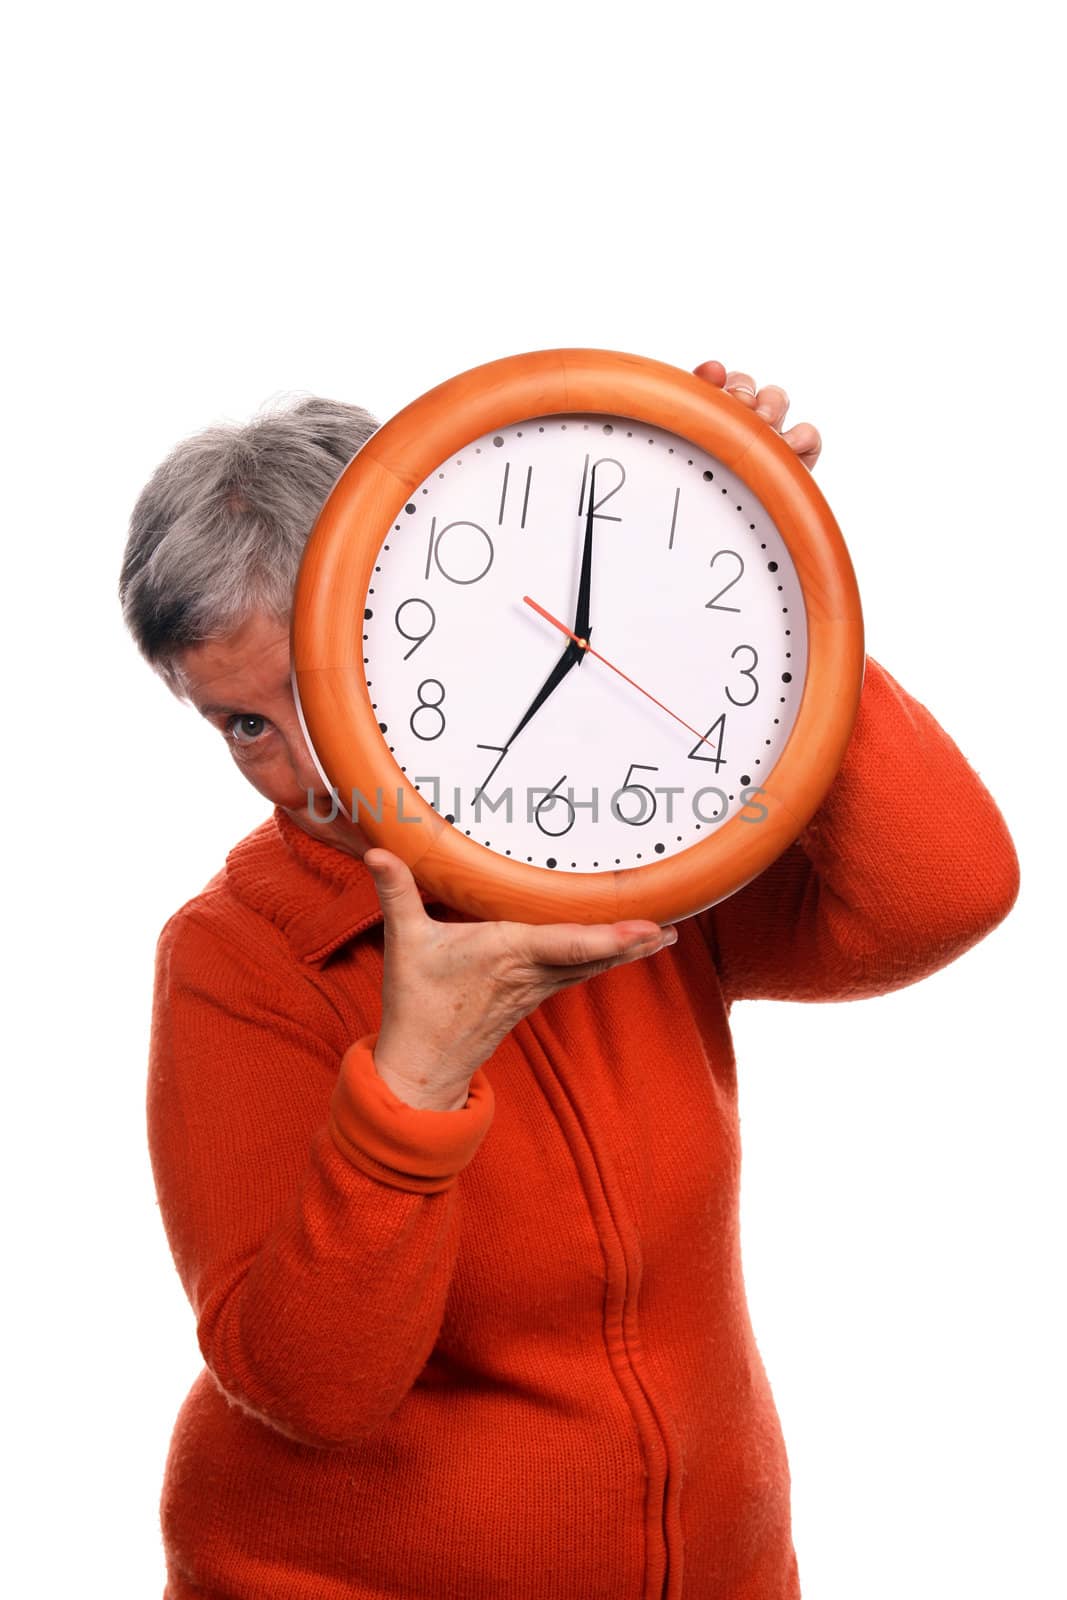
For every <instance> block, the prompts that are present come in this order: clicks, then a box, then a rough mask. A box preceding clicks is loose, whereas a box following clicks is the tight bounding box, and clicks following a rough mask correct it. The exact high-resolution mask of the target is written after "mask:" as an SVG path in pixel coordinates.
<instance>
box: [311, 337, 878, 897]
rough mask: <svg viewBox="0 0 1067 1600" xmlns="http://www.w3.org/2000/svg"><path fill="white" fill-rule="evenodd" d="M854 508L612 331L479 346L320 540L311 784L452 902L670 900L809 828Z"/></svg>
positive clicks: (849, 579) (413, 416)
mask: <svg viewBox="0 0 1067 1600" xmlns="http://www.w3.org/2000/svg"><path fill="white" fill-rule="evenodd" d="M864 662H865V655H864V642H863V622H862V614H861V608H860V600H859V593H858V590H857V586H856V580H855V575H854V572H853V568H852V564H851V561H850V559H849V555H848V552H847V550H846V547H845V543H844V540H843V538H842V535H841V532H840V529H839V528H838V526H837V523H836V522H835V520H834V517H833V515H832V513H831V511H830V508H829V506H828V505H827V503H826V501H825V499H824V498H823V495H822V493H821V491H820V490H819V488H818V487H817V485H816V484H815V482H814V481H813V479H812V477H811V475H810V473H809V472H808V470H807V469H806V468H805V467H804V466H803V465H802V464H801V463H800V462H799V461H798V460H797V459H796V457H795V455H794V454H793V452H792V451H791V450H790V449H789V447H788V445H786V444H785V443H784V442H783V441H782V439H781V438H780V437H779V435H778V434H777V433H776V432H775V430H774V429H773V428H771V427H770V426H769V425H768V424H766V423H764V422H763V421H762V419H761V418H759V417H757V416H755V415H754V414H753V413H752V412H751V411H749V410H748V409H747V408H745V407H744V406H742V405H741V404H740V403H739V402H737V401H736V400H734V399H733V398H732V397H731V396H729V395H727V394H724V393H723V392H722V391H720V390H718V389H715V388H714V387H712V386H710V385H709V384H708V383H707V382H706V381H704V380H703V379H700V378H697V377H696V376H694V375H693V374H691V373H688V372H685V371H683V370H681V369H679V368H675V367H672V366H669V365H666V364H665V363H662V362H658V361H653V360H649V359H647V358H645V357H642V356H636V355H627V354H624V353H621V352H617V351H609V350H583V349H563V350H540V351H534V352H532V353H528V354H523V355H516V356H511V357H507V358H505V359H503V360H499V361H492V362H489V363H487V364H486V365H483V366H479V367H475V368H473V369H472V370H470V371H468V372H464V373H461V374H460V375H459V376H457V377H455V378H452V379H450V380H449V381H448V382H446V383H442V384H441V385H439V386H438V387H437V388H435V389H432V390H430V391H429V392H428V393H426V394H424V395H422V396H421V398H419V399H417V400H415V401H414V402H412V404H411V405H409V406H407V407H406V408H405V409H404V410H402V411H401V412H399V413H398V414H397V415H396V416H395V417H393V418H392V420H391V421H389V422H387V423H386V424H385V425H384V426H383V427H381V428H380V429H379V430H378V431H377V432H376V433H375V434H374V435H373V436H372V438H371V439H370V440H368V442H367V443H366V444H365V445H364V446H363V448H362V449H361V450H360V451H359V453H358V455H356V457H355V458H354V459H353V460H352V462H351V463H350V464H349V466H348V467H347V468H346V470H345V471H344V473H343V474H342V476H341V477H340V479H339V480H338V482H337V484H336V486H335V488H334V490H333V492H332V493H331V495H330V497H329V499H328V501H327V502H326V504H325V506H324V508H323V510H322V512H321V514H320V516H319V518H318V520H317V522H316V525H315V527H314V529H313V531H312V534H311V537H310V539H309V542H308V545H307V549H306V552H305V555H304V559H303V562H302V565H301V568H300V573H299V577H298V581H297V587H296V595H295V600H294V608H293V618H292V663H293V682H294V689H295V693H296V696H297V700H298V704H299V706H300V710H301V715H302V717H303V721H304V726H305V729H306V731H307V735H308V739H309V742H310V744H311V747H312V749H313V751H314V754H315V759H316V763H317V765H318V767H319V770H320V772H321V774H322V776H323V779H324V781H325V782H326V783H327V784H328V785H329V786H331V787H332V788H333V789H334V790H335V791H336V794H337V796H338V797H339V800H340V803H341V805H342V807H343V809H344V810H345V812H346V813H347V814H348V815H349V816H353V817H354V818H355V820H358V822H359V823H360V826H361V827H362V828H363V830H364V832H365V833H366V834H367V835H368V836H369V837H370V838H371V839H373V840H374V842H375V843H376V844H380V845H384V846H385V847H386V848H387V849H389V850H392V851H394V852H395V853H396V854H397V855H399V856H400V857H401V858H402V859H403V860H405V861H406V862H407V863H408V865H409V866H410V867H411V870H412V872H413V873H414V874H415V877H416V879H417V881H418V882H419V883H420V885H421V886H422V887H423V888H425V889H428V890H429V891H430V892H431V893H432V894H433V895H434V896H435V897H437V898H439V899H441V900H443V901H444V902H445V903H447V904H449V905H451V906H453V907H456V908H457V909H459V910H461V911H465V912H467V913H469V914H472V915H474V916H478V917H484V918H504V919H508V920H516V921H524V922H538V923H543V922H582V923H594V922H614V921H619V920H623V919H627V918H631V917H634V918H636V917H641V918H644V917H649V918H651V919H653V920H654V921H656V922H661V923H665V922H671V921H678V920H679V919H681V918H683V917H686V916H690V915H692V914H694V913H695V912H697V911H700V910H703V909H704V908H705V907H707V906H709V905H712V904H714V903H715V902H717V901H719V900H722V899H724V898H725V897H726V896H728V895H730V894H732V893H734V892H735V891H736V890H737V889H739V888H741V887H742V886H743V885H744V884H745V883H747V882H748V881H749V880H750V879H752V878H753V877H755V876H756V875H757V874H758V873H759V872H761V871H762V870H763V869H764V868H765V867H766V866H768V865H769V864H770V863H771V862H772V861H773V860H774V859H775V858H776V857H777V856H779V855H780V854H781V853H782V851H783V850H785V849H786V848H787V846H788V845H789V844H791V843H792V841H793V840H794V839H795V838H796V836H797V834H798V833H799V832H800V831H801V829H802V828H803V827H804V825H805V824H806V823H807V822H808V820H809V819H810V817H811V816H812V815H813V813H814V812H815V811H816V809H817V808H818V806H819V804H820V802H821V800H822V799H823V797H824V796H825V794H826V793H827V791H828V789H829V787H830V785H831V783H832V782H833V778H834V775H835V773H836V771H837V768H838V766H839V764H840V761H841V757H842V755H843V754H844V750H845V747H846V745H847V743H848V738H849V735H850V733H851V730H852V726H853V723H854V721H855V716H856V711H857V708H858V704H859V697H860V690H861V687H862V682H863V669H864Z"/></svg>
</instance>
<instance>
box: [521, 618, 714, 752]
mask: <svg viewBox="0 0 1067 1600" xmlns="http://www.w3.org/2000/svg"><path fill="white" fill-rule="evenodd" d="M522 598H523V599H524V600H525V602H526V604H527V605H528V606H533V608H534V610H535V611H536V612H538V613H539V614H540V615H541V616H542V617H544V619H545V621H546V622H551V624H552V626H553V627H554V628H558V629H559V631H560V633H565V634H566V635H567V638H568V639H573V640H574V642H575V644H576V645H578V646H579V647H580V648H581V649H582V650H588V651H589V654H590V655H591V656H596V658H597V660H598V661H602V662H603V663H604V665H605V666H606V667H610V668H611V670H612V672H617V673H618V674H619V677H620V678H625V679H626V682H627V683H628V684H629V685H630V687H631V688H633V689H636V690H637V692H638V694H643V695H644V696H645V698H646V699H647V700H651V701H652V703H653V705H657V706H659V708H660V710H661V711H665V712H666V713H667V715H668V716H669V717H673V718H674V720H675V722H680V723H681V724H682V727H683V728H689V732H690V733H694V734H696V736H697V738H698V739H699V740H700V742H701V744H706V745H707V746H708V748H709V749H710V748H711V740H710V739H708V738H707V737H706V736H705V735H704V734H702V733H697V730H696V729H695V728H692V727H690V726H689V723H688V722H686V720H685V718H684V717H680V716H679V715H678V713H677V711H672V710H671V708H670V706H665V705H664V704H663V701H662V700H657V699H656V697H655V695H654V694H649V692H648V690H647V689H642V687H641V685H640V684H639V683H634V680H633V679H632V678H630V677H627V675H626V673H625V672H623V670H622V668H621V667H617V666H616V665H615V663H614V661H609V660H608V658H607V656H602V655H601V654H600V651H599V650H594V649H593V646H592V645H591V644H590V643H589V640H588V639H579V637H578V635H577V634H576V633H572V632H571V630H570V629H569V628H568V627H566V625H565V624H564V623H562V622H560V621H559V620H558V618H556V617H554V616H553V615H552V613H551V612H550V611H546V610H545V608H544V606H539V605H538V604H537V601H536V600H531V599H530V596H529V595H528V594H524V595H523V597H522Z"/></svg>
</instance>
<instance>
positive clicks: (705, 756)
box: [689, 711, 726, 772]
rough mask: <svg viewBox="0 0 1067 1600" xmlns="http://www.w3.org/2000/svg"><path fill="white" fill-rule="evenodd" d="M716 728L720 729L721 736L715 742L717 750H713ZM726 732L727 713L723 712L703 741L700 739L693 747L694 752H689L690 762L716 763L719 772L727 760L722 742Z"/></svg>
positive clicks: (716, 769)
mask: <svg viewBox="0 0 1067 1600" xmlns="http://www.w3.org/2000/svg"><path fill="white" fill-rule="evenodd" d="M716 728H718V730H719V736H718V738H717V739H716V741H715V748H714V750H713V749H712V747H711V736H712V734H713V733H714V732H715V730H716ZM725 732H726V712H725V711H723V712H722V713H720V715H719V716H717V717H716V718H715V721H714V722H713V723H712V725H711V727H710V728H709V729H708V730H707V732H706V733H705V734H704V737H703V739H698V740H697V742H696V744H695V745H694V746H693V748H692V750H690V752H689V760H690V761H714V763H715V771H716V772H718V770H719V768H720V767H721V766H722V764H723V762H724V760H725V759H726V758H725V757H724V755H723V753H722V741H723V735H724V734H725Z"/></svg>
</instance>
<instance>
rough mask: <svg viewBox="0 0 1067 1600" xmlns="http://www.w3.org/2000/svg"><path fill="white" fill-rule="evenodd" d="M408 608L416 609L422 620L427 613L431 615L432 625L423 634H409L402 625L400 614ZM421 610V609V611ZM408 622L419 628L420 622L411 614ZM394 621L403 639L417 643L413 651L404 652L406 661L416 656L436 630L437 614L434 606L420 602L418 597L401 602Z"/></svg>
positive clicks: (425, 601)
mask: <svg viewBox="0 0 1067 1600" xmlns="http://www.w3.org/2000/svg"><path fill="white" fill-rule="evenodd" d="M408 606H415V607H416V614H417V615H418V616H419V618H420V620H421V618H422V616H424V615H425V613H426V612H427V611H428V612H429V613H430V625H429V627H427V628H424V629H423V631H422V633H409V632H408V631H407V629H406V628H405V627H404V626H403V625H402V623H401V621H400V613H401V612H402V611H403V610H405V609H406V608H407V607H408ZM419 608H421V610H420V609H419ZM407 620H408V621H409V622H412V623H413V625H414V626H415V627H418V626H419V622H418V621H415V620H414V619H413V618H412V616H411V614H410V612H409V613H408V618H407ZM393 621H394V622H395V623H396V631H397V633H399V635H400V637H401V638H402V639H414V641H415V643H414V644H413V645H412V647H411V649H410V650H405V652H404V656H403V659H404V660H405V661H406V660H407V658H408V656H413V655H414V654H415V651H416V650H417V649H418V648H419V645H420V644H423V643H425V641H426V640H427V639H428V638H429V637H430V635H431V633H432V632H433V630H434V629H435V628H436V626H437V613H436V612H435V611H434V608H433V606H432V605H431V604H430V602H429V601H428V600H420V599H419V598H418V597H417V596H413V597H412V598H411V599H410V600H401V602H400V604H399V605H398V606H397V608H396V611H395V612H394V613H393Z"/></svg>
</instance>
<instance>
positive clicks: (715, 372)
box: [693, 361, 822, 470]
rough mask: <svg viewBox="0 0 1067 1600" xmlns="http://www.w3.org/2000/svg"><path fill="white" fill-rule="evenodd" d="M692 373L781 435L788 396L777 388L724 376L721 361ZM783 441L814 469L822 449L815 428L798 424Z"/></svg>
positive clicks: (740, 376) (742, 376) (741, 375)
mask: <svg viewBox="0 0 1067 1600" xmlns="http://www.w3.org/2000/svg"><path fill="white" fill-rule="evenodd" d="M693 371H694V373H695V374H696V376H697V377H698V378H704V379H706V380H707V382H708V383H714V384H716V385H717V386H718V387H719V388H720V389H725V391H726V393H727V394H731V395H733V397H734V399H735V400H737V401H739V402H740V404H741V405H743V406H748V408H749V410H750V411H754V412H755V413H756V415H757V416H758V417H762V418H763V420H764V422H769V423H770V425H771V427H772V428H774V429H775V430H776V432H778V433H782V423H783V422H784V421H785V414H786V412H787V411H788V410H789V396H788V395H787V394H786V392H785V390H784V389H780V388H779V387H778V385H777V384H775V383H769V384H767V385H766V387H765V388H763V389H757V388H756V381H755V379H754V378H750V377H749V375H748V373H747V372H727V370H726V368H725V367H724V366H723V364H722V362H721V361H702V362H701V363H700V365H699V367H694V368H693ZM782 438H783V439H784V440H785V442H786V444H787V445H788V446H789V448H790V450H792V451H794V452H795V453H796V455H797V456H798V457H799V459H800V460H801V461H803V463H804V465H805V466H806V467H807V468H808V469H809V470H810V469H811V468H813V467H814V465H815V463H816V461H818V459H819V452H820V450H821V449H822V439H821V438H820V437H819V432H818V429H817V428H813V427H812V425H811V423H810V422H798V423H796V424H795V426H793V427H792V428H790V429H789V431H788V432H787V433H782Z"/></svg>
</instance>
